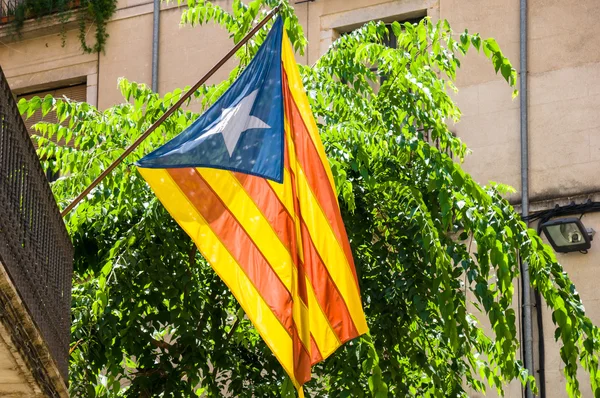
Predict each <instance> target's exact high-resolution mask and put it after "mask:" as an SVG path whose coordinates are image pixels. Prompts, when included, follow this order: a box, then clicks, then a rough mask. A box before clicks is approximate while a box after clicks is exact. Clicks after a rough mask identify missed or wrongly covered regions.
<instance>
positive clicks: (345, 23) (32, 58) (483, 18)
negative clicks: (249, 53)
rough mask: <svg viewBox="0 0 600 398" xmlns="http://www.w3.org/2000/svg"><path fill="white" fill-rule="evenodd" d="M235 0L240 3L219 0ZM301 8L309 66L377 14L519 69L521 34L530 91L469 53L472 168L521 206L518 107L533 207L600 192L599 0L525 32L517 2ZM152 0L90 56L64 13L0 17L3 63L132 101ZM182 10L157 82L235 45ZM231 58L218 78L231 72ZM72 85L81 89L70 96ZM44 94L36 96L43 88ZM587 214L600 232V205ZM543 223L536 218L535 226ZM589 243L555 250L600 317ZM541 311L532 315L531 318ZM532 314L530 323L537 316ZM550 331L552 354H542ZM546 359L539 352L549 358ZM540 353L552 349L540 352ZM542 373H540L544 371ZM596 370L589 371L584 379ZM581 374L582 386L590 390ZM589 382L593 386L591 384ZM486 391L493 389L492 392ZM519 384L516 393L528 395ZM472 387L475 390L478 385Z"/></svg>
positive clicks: (456, 0)
mask: <svg viewBox="0 0 600 398" xmlns="http://www.w3.org/2000/svg"><path fill="white" fill-rule="evenodd" d="M216 2H217V3H219V4H220V5H222V6H224V7H229V6H230V3H231V0H216ZM295 3H297V4H296V5H295V8H296V13H297V15H298V18H299V20H300V22H301V23H302V25H303V26H304V28H305V33H306V36H307V38H308V41H309V46H308V49H307V52H306V54H305V55H304V56H299V57H298V60H299V61H300V62H302V63H306V64H312V63H314V62H315V61H316V60H317V59H318V58H319V56H320V55H322V54H323V53H324V52H325V51H326V50H327V48H328V46H329V45H330V44H331V43H332V42H333V41H334V40H335V39H336V38H337V37H339V35H341V34H343V33H345V32H348V31H351V30H352V29H354V28H356V27H358V26H360V25H362V24H363V23H365V22H368V21H372V20H383V21H386V22H391V21H407V20H415V19H418V18H422V17H425V16H428V17H431V18H432V19H433V20H438V19H440V18H441V19H447V20H448V21H449V22H450V24H451V26H452V27H453V29H454V30H455V31H456V32H460V31H462V30H464V29H465V28H468V29H469V31H470V32H479V33H480V34H481V35H482V37H494V38H495V39H496V40H497V41H498V43H499V44H500V47H501V48H502V50H503V52H504V53H505V55H507V56H508V57H509V59H511V61H512V62H513V65H514V66H515V68H517V70H518V69H519V67H518V65H519V61H520V51H519V50H520V45H521V44H522V43H523V42H525V43H526V44H527V51H526V54H527V60H528V62H527V70H526V71H525V70H524V71H519V73H520V76H521V77H523V78H526V81H527V83H528V84H527V86H528V87H527V92H526V93H523V94H526V97H527V101H526V103H525V104H524V105H523V104H521V102H520V101H519V99H516V100H512V99H511V92H512V90H511V88H510V87H508V85H507V84H506V82H505V81H504V80H503V78H502V77H501V76H498V75H496V74H495V73H494V70H493V67H492V65H491V64H490V62H489V61H488V60H487V59H485V57H484V56H483V55H482V54H477V53H470V54H469V55H468V56H467V57H466V59H464V60H463V61H462V69H461V70H460V71H459V74H458V79H457V80H458V81H457V86H458V88H459V89H460V91H459V92H458V94H456V97H455V98H456V101H457V103H458V104H459V106H460V108H461V109H462V112H463V117H462V120H461V121H460V123H458V124H456V125H454V126H453V127H452V129H453V131H454V132H455V133H456V134H457V135H458V136H459V137H461V138H462V139H463V140H464V141H465V142H466V144H467V145H468V146H469V148H471V150H472V153H471V155H470V156H468V157H467V160H466V163H465V167H466V169H467V171H469V172H470V173H471V174H472V175H473V176H474V177H475V178H476V180H477V181H478V182H480V183H482V184H486V183H488V182H489V181H498V182H502V183H506V184H509V185H511V186H513V187H515V188H516V189H517V191H518V192H517V193H515V194H513V195H511V196H510V197H509V199H510V200H511V202H512V203H513V204H514V205H515V206H516V207H517V209H519V208H520V207H519V206H520V203H521V191H522V190H521V180H522V176H523V169H522V167H521V155H522V152H521V122H520V121H521V118H522V117H523V115H526V116H527V120H528V121H527V123H526V128H527V134H528V143H529V149H528V159H529V166H528V169H527V170H526V171H527V175H528V180H529V181H528V188H529V192H528V198H529V202H530V206H529V207H530V209H529V210H530V211H538V210H544V209H548V208H553V207H554V206H555V205H557V204H558V205H564V204H568V203H570V202H573V201H574V202H576V203H583V202H585V201H587V200H588V199H590V200H592V201H599V198H600V178H597V175H598V172H597V170H599V169H600V118H598V117H597V114H598V113H599V111H600V42H598V40H595V39H594V37H595V33H600V25H598V24H597V23H596V17H597V15H600V2H599V1H598V0H562V1H559V0H527V1H526V2H525V3H526V4H527V7H528V9H527V13H526V15H527V19H528V27H527V29H526V30H525V31H522V29H520V11H521V9H520V7H521V1H520V0H487V1H486V0H484V1H482V0H312V1H311V0H308V1H306V0H296V1H295ZM153 11H154V4H153V1H152V0H120V1H119V4H118V9H117V11H116V13H115V14H114V15H113V17H112V19H111V21H110V22H109V23H108V27H107V29H108V33H109V34H110V37H109V39H108V42H107V45H106V51H105V53H100V54H97V53H94V54H84V53H83V52H82V51H81V49H80V44H79V40H78V38H77V29H76V26H73V29H70V30H67V32H66V41H65V45H64V47H63V46H62V43H61V38H60V37H59V35H57V27H56V26H55V25H56V23H53V22H44V21H30V22H26V23H25V26H24V27H23V31H22V35H21V36H20V37H19V38H15V37H11V34H10V33H9V32H8V30H7V29H6V28H2V27H0V64H1V65H2V67H3V69H4V71H5V73H6V75H7V77H8V80H9V83H10V85H11V87H12V89H13V92H14V93H15V94H16V95H17V96H27V95H36V94H37V93H45V92H48V91H53V92H55V93H59V94H60V93H71V95H73V96H77V97H76V98H75V99H79V100H86V101H87V102H89V103H91V104H94V105H96V106H98V107H99V108H100V109H105V108H107V107H109V106H111V105H113V104H115V103H118V102H120V101H122V98H121V95H120V93H119V91H118V89H117V79H118V78H119V77H121V76H125V77H127V78H128V79H130V80H133V81H137V82H143V83H147V84H149V85H150V83H151V79H152V72H153V65H152V64H153V63H152V48H153ZM180 14H181V10H180V9H179V8H178V6H177V5H176V3H175V4H174V3H173V2H171V3H169V4H166V3H163V4H162V5H161V11H160V24H159V27H160V29H159V32H160V34H159V41H158V48H159V51H158V64H157V67H158V91H159V92H161V93H165V92H167V91H171V90H173V89H174V88H177V87H184V86H186V85H191V84H193V83H195V82H196V81H197V79H198V78H199V77H200V76H201V75H203V74H204V73H205V72H206V71H208V70H209V69H210V67H211V66H212V65H213V64H214V63H215V62H216V61H217V60H218V59H220V58H221V57H222V56H223V55H224V54H225V53H226V52H227V51H228V49H229V48H230V47H231V41H230V39H229V38H228V37H227V34H226V33H225V32H224V31H223V30H222V29H220V28H219V27H216V26H213V25H208V26H203V27H202V28H190V27H180V26H179V19H180ZM234 62H235V61H229V62H228V63H227V64H226V66H225V67H224V68H223V69H222V70H221V71H219V72H218V73H217V74H216V75H215V76H214V77H213V78H212V79H211V80H210V81H209V83H210V82H217V81H219V80H221V79H222V78H224V77H225V76H226V75H227V71H228V68H230V67H231V66H232V65H233V63H234ZM74 93H76V94H74ZM38 95H39V94H38ZM581 221H582V222H583V223H584V224H585V226H586V227H592V228H594V229H595V230H600V214H598V213H593V212H592V213H586V214H585V215H583V216H582V218H581ZM534 226H535V225H534ZM595 246H597V244H594V242H592V247H591V249H590V250H589V253H587V254H582V253H568V254H557V256H558V258H559V261H560V262H561V263H562V264H563V266H564V267H565V268H566V270H567V271H568V273H569V275H570V276H571V278H572V280H573V281H574V282H575V285H576V286H577V289H578V291H579V293H580V294H581V296H582V298H583V300H584V304H585V306H586V311H587V313H588V314H589V316H590V318H591V319H592V320H593V321H594V322H595V323H596V324H600V305H599V304H600V293H599V292H598V289H597V288H596V285H597V281H598V280H599V278H600V277H599V276H598V272H597V270H596V268H595V267H596V266H599V265H598V263H600V247H595ZM535 310H539V311H541V314H542V317H541V319H542V326H543V330H544V331H545V333H544V337H543V338H541V337H540V334H539V333H538V330H537V327H536V329H535V330H534V346H535V348H536V352H535V358H534V365H535V368H536V370H538V371H539V370H542V371H543V373H544V375H545V383H544V385H545V391H546V396H547V397H559V396H564V394H565V388H564V385H565V379H564V376H563V375H562V366H563V364H562V361H561V360H560V357H559V348H558V347H557V346H556V343H555V341H554V332H553V330H554V329H553V325H552V321H551V313H550V312H549V311H547V309H546V308H545V306H544V305H543V304H542V305H541V306H538V307H536V308H535ZM535 310H534V321H535ZM535 323H536V322H534V324H535ZM540 339H542V342H543V343H544V344H543V346H544V347H545V350H544V354H545V355H542V356H540V355H539V354H540V353H539V352H538V347H540V344H539V342H540ZM541 357H543V358H541ZM542 359H543V360H542ZM536 374H537V373H536ZM584 379H587V376H586V375H582V381H583V380H584ZM587 384H588V383H587V382H582V387H583V388H584V396H592V395H591V391H589V387H586V386H587ZM585 388H588V390H585ZM490 394H493V392H491V391H490ZM521 394H522V391H521V387H520V385H519V384H517V383H513V384H512V385H511V386H509V387H508V388H507V396H509V397H519V396H521ZM473 396H476V395H475V394H474V395H473Z"/></svg>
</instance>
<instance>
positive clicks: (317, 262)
mask: <svg viewBox="0 0 600 398" xmlns="http://www.w3.org/2000/svg"><path fill="white" fill-rule="evenodd" d="M235 175H236V177H238V180H239V181H240V183H241V184H242V186H243V187H244V189H245V190H246V192H247V193H248V195H249V196H250V197H251V198H252V199H254V202H255V203H256V205H257V207H258V208H259V209H260V210H261V212H262V213H263V215H264V216H265V218H266V219H267V220H268V221H269V224H271V225H272V226H273V229H274V230H275V231H276V232H277V235H278V236H279V239H280V240H281V241H282V242H283V244H284V245H285V246H286V247H288V248H289V249H291V248H293V250H295V248H296V240H295V228H294V221H293V219H292V216H291V215H290V214H289V212H288V211H287V208H286V207H285V206H284V205H283V203H282V202H281V201H280V199H279V196H277V194H276V193H275V191H273V188H272V187H271V185H270V184H269V183H268V182H267V181H266V180H265V179H263V178H259V177H255V176H250V175H247V174H239V173H235ZM290 178H291V179H292V181H291V183H292V185H293V183H294V174H293V173H292V172H291V171H290ZM301 227H302V234H303V237H302V238H303V242H302V246H303V251H304V264H305V267H304V268H306V273H307V276H308V280H309V281H310V283H311V285H312V286H313V289H314V291H315V298H316V300H317V302H318V303H319V306H320V307H321V309H322V310H323V313H324V314H325V317H326V318H327V319H328V321H329V323H330V325H331V327H332V328H333V331H334V333H335V334H336V335H337V336H338V338H339V339H340V340H341V341H342V342H344V341H348V340H351V339H353V338H355V337H356V336H358V331H357V330H356V327H355V325H354V322H353V320H352V317H351V315H350V311H349V310H348V307H347V305H346V302H345V301H344V299H343V298H342V295H341V294H340V292H339V290H338V288H337V286H336V285H335V282H334V281H333V279H332V278H331V275H330V274H329V271H328V270H327V267H325V264H324V262H323V260H322V259H321V257H320V256H319V253H318V252H317V250H316V248H315V246H314V244H313V242H312V240H311V237H310V234H309V233H308V230H307V229H306V225H304V223H303V224H302V225H301ZM291 253H294V251H291ZM292 256H293V255H292ZM309 310H310V309H309ZM316 310H317V309H316V308H315V309H313V311H316Z"/></svg>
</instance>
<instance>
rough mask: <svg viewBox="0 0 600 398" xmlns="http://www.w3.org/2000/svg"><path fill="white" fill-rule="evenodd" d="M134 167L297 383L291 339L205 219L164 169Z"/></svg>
mask: <svg viewBox="0 0 600 398" xmlns="http://www.w3.org/2000/svg"><path fill="white" fill-rule="evenodd" d="M138 170H139V172H140V174H141V175H142V177H144V179H145V180H146V181H147V182H148V184H149V185H150V186H151V187H152V189H153V190H154V192H155V193H156V196H158V198H159V199H160V201H161V202H162V203H163V205H164V206H165V207H166V208H167V210H168V211H169V213H170V214H171V216H173V218H174V219H175V221H177V222H178V223H179V225H180V226H181V227H182V228H183V229H184V230H185V232H187V234H188V235H189V236H190V237H191V238H192V239H193V241H194V242H195V243H196V245H197V246H198V249H199V250H200V252H201V253H202V255H203V256H204V258H206V260H207V261H208V262H209V263H210V264H211V266H212V267H213V269H214V270H215V272H216V273H217V274H218V275H219V277H221V279H222V280H223V282H225V284H226V285H227V286H228V287H229V289H230V290H231V292H232V293H233V295H234V296H235V298H236V299H237V301H238V302H239V303H240V305H241V306H242V308H243V309H244V311H245V312H246V315H248V318H250V320H251V321H252V323H253V324H254V327H255V328H256V329H257V331H258V332H259V333H260V335H261V337H262V338H263V340H264V341H265V343H266V344H267V345H268V346H269V348H270V349H271V351H272V352H273V354H274V355H275V357H276V358H277V360H278V361H279V362H280V363H281V365H282V366H283V368H284V370H285V371H286V372H287V374H288V375H289V376H290V378H291V379H292V381H293V382H294V384H295V385H296V386H298V383H297V382H296V380H295V379H294V371H293V370H294V357H293V347H292V339H291V337H290V335H289V333H288V332H287V330H286V329H285V328H284V327H283V325H281V323H280V322H279V320H278V319H277V318H276V316H275V315H274V314H273V312H272V311H271V309H270V308H269V306H268V305H267V304H266V303H265V301H264V300H263V299H262V297H261V296H260V294H259V292H258V291H257V290H256V288H255V286H254V285H253V284H252V282H251V281H250V280H249V279H248V277H247V276H246V274H245V273H244V271H243V270H242V269H241V267H240V266H239V264H238V263H237V262H236V261H235V259H234V258H233V257H232V256H231V254H230V253H229V252H228V251H227V249H226V248H225V247H224V246H223V244H222V243H221V241H220V240H219V239H218V237H217V236H216V235H215V233H214V232H213V231H212V229H211V228H210V226H209V225H208V224H207V222H206V220H204V218H203V217H202V216H201V215H200V214H199V213H198V211H197V210H196V208H195V207H194V206H193V205H192V204H190V202H189V201H188V200H187V197H186V196H185V195H184V194H183V193H182V192H181V191H180V189H179V186H178V185H177V184H175V182H174V181H173V180H172V179H171V176H170V175H169V173H168V172H167V171H165V170H163V169H143V168H138Z"/></svg>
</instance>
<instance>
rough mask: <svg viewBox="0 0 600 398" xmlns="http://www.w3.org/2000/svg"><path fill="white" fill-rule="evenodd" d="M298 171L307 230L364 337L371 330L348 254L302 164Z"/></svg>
mask: <svg viewBox="0 0 600 398" xmlns="http://www.w3.org/2000/svg"><path fill="white" fill-rule="evenodd" d="M296 170H297V174H296V181H297V183H298V199H299V201H300V208H301V209H302V218H303V219H304V222H305V223H306V228H307V229H308V232H309V234H310V236H311V239H312V241H313V243H314V245H315V248H316V250H317V252H318V253H319V254H320V256H321V258H322V259H323V263H325V266H326V267H327V270H328V271H329V274H330V275H331V278H332V279H333V281H334V282H335V284H336V286H337V288H338V290H339V292H340V294H341V296H342V298H343V299H344V301H345V302H346V305H347V306H348V310H349V312H350V316H351V317H352V319H353V320H354V324H355V325H356V329H357V330H358V332H359V333H360V334H363V333H366V332H367V331H368V328H367V324H366V321H365V317H364V313H363V309H362V303H361V299H360V292H359V290H358V286H357V285H356V282H355V280H354V275H353V273H352V270H351V268H350V264H349V263H348V259H347V258H346V254H345V253H344V250H343V249H342V247H341V245H340V243H339V242H338V240H337V239H336V236H335V234H334V233H333V230H332V229H331V226H330V225H329V221H328V220H327V217H326V216H325V214H324V213H323V210H322V209H321V207H320V206H319V202H318V201H317V199H316V198H315V197H314V195H313V193H312V191H311V189H310V185H309V184H308V181H307V180H306V176H305V175H304V172H303V171H302V169H301V168H300V165H298V167H297V168H296Z"/></svg>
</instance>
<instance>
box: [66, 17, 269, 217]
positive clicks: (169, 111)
mask: <svg viewBox="0 0 600 398" xmlns="http://www.w3.org/2000/svg"><path fill="white" fill-rule="evenodd" d="M280 7H281V5H278V6H277V7H275V8H273V9H272V10H271V12H269V13H268V14H267V15H266V16H265V17H264V18H263V20H262V21H260V22H259V23H258V25H256V26H255V27H254V28H253V29H252V30H251V31H250V32H248V34H246V36H245V37H244V38H243V39H242V40H240V42H239V43H238V44H236V45H235V46H234V47H233V48H232V49H231V50H230V51H229V52H228V53H227V54H225V56H224V57H223V58H221V60H220V61H219V62H217V63H216V65H215V66H213V67H212V69H211V70H209V71H208V72H207V73H206V74H205V75H204V76H203V77H202V78H201V79H200V80H199V81H198V82H197V83H196V84H195V85H194V86H193V87H192V88H190V89H189V90H188V91H187V92H186V93H185V94H183V96H182V97H181V98H180V99H179V101H177V102H176V103H175V104H173V106H171V107H170V108H169V109H167V111H166V112H165V113H163V115H162V116H161V117H160V118H158V120H157V121H155V122H154V123H153V124H152V126H150V127H149V128H148V130H146V131H145V132H144V134H142V135H140V136H139V137H138V139H137V140H135V142H134V143H133V144H131V145H130V146H129V147H128V148H127V149H125V152H123V153H122V154H121V156H119V157H118V158H117V159H116V160H115V161H114V162H113V163H112V164H111V165H110V166H108V168H107V169H106V170H104V171H103V172H102V174H100V175H99V176H98V177H97V178H96V179H95V180H94V181H93V182H92V183H91V184H90V185H89V186H88V187H87V188H86V189H85V190H84V191H83V192H82V193H80V194H79V196H77V197H76V198H75V199H74V200H73V201H72V202H71V203H69V205H68V206H67V207H66V208H65V209H64V210H63V211H62V212H61V213H60V215H61V216H62V217H63V218H64V217H65V216H66V215H67V214H69V212H70V211H71V210H73V208H74V207H75V206H76V205H77V204H78V203H79V202H81V201H82V200H83V198H85V197H86V196H87V195H88V194H89V193H90V192H91V191H92V189H94V188H95V187H96V186H97V185H98V184H99V183H100V182H101V181H102V180H103V179H104V178H105V177H106V176H107V175H109V174H110V173H111V172H112V171H113V170H114V169H115V167H117V166H118V165H119V164H120V163H121V162H122V161H123V160H124V159H125V158H126V157H127V156H129V154H130V153H131V152H133V151H134V150H135V149H136V148H137V147H138V146H139V145H140V144H141V143H142V142H143V141H144V140H145V139H146V138H147V137H148V136H149V135H150V134H152V132H153V131H154V130H156V128H157V127H158V126H160V125H161V124H162V123H163V122H164V121H165V120H166V119H167V118H168V117H169V116H171V115H172V114H173V112H175V111H176V110H177V109H178V108H179V107H180V106H181V105H182V104H183V103H184V102H185V101H187V100H188V99H189V98H190V97H191V96H192V94H194V93H195V92H196V91H197V90H198V89H199V88H200V86H202V85H203V84H204V83H206V81H207V80H208V79H210V77H211V76H212V75H213V74H214V73H215V72H216V71H217V70H219V69H220V68H221V67H222V66H223V64H224V63H225V62H227V61H228V60H229V58H231V57H232V56H233V55H234V54H235V53H236V52H237V51H238V50H239V49H240V48H241V47H242V46H243V45H244V44H246V43H247V42H248V40H250V39H251V38H252V36H254V35H255V34H256V32H258V31H259V30H260V29H261V28H262V27H263V26H265V24H266V23H267V22H269V21H270V20H271V19H272V18H273V17H274V16H275V15H276V14H277V12H279V8H280Z"/></svg>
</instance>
